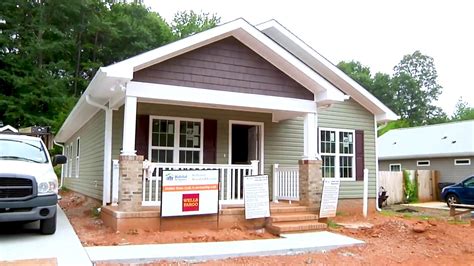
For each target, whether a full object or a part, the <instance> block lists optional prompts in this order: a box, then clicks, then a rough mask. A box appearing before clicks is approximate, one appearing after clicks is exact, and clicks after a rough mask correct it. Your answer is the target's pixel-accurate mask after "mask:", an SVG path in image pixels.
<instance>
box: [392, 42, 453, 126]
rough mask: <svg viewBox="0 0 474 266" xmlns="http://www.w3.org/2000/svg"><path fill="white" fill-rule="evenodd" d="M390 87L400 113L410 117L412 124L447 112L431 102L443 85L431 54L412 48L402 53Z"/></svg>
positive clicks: (429, 119)
mask: <svg viewBox="0 0 474 266" xmlns="http://www.w3.org/2000/svg"><path fill="white" fill-rule="evenodd" d="M394 71H395V73H394V74H393V78H392V79H393V84H392V86H393V89H398V93H397V94H396V98H395V99H394V100H395V101H396V104H397V109H398V110H399V114H400V115H401V116H402V117H403V118H406V119H409V120H410V121H411V125H412V126H418V125H425V124H429V123H430V121H432V120H433V119H437V117H438V116H446V115H445V114H444V113H443V111H442V110H441V108H439V107H436V106H434V105H433V102H435V101H436V100H438V97H439V95H440V94H441V91H442V88H443V87H441V85H439V84H438V81H437V78H438V74H437V71H436V67H435V65H434V60H433V58H432V57H429V56H427V55H423V54H422V53H421V52H420V51H415V52H414V53H413V54H411V55H405V56H404V57H403V59H402V60H401V61H400V63H399V64H398V65H396V66H395V67H394Z"/></svg>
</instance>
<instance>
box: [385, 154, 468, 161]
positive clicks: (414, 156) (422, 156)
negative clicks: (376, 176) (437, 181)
mask: <svg viewBox="0 0 474 266" xmlns="http://www.w3.org/2000/svg"><path fill="white" fill-rule="evenodd" d="M462 156H464V157H471V156H474V152H452V153H430V154H412V155H388V156H383V155H382V156H380V155H379V161H389V160H411V159H430V158H451V157H462Z"/></svg>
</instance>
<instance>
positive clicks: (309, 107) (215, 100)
mask: <svg viewBox="0 0 474 266" xmlns="http://www.w3.org/2000/svg"><path fill="white" fill-rule="evenodd" d="M126 95H127V96H134V97H137V98H139V99H143V100H146V99H152V100H159V101H167V102H175V103H180V102H182V103H195V104H198V105H200V106H208V107H211V108H216V106H217V107H219V106H223V107H225V106H228V107H229V106H230V107H237V108H240V109H248V110H261V111H264V110H268V111H273V110H275V111H287V112H298V113H316V103H315V102H314V101H310V100H301V99H293V98H285V97H277V96H267V95H257V94H248V93H239V92H228V91H218V90H208V89H199V88H191V87H181V86H172V85H163V84H153V83H145V82H136V81H132V82H130V83H129V84H128V86H127V91H126Z"/></svg>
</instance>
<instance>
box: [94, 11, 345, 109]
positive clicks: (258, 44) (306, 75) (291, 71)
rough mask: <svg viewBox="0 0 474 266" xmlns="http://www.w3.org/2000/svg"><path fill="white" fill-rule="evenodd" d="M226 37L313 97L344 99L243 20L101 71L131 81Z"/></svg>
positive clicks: (325, 82)
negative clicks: (138, 73)
mask: <svg viewBox="0 0 474 266" xmlns="http://www.w3.org/2000/svg"><path fill="white" fill-rule="evenodd" d="M229 36H233V37H235V38H236V39H238V40H239V41H241V42H242V43H244V44H245V45H247V46H248V47H249V48H250V49H252V50H254V51H255V52H256V53H258V54H259V55H260V56H262V57H263V58H265V59H266V60H268V61H269V62H270V63H272V64H273V65H274V66H275V67H277V68H279V69H280V70H282V71H283V72H284V73H285V74H287V75H289V76H290V77H291V78H293V79H295V80H296V81H298V82H299V83H300V84H302V85H303V86H304V87H306V88H307V89H308V90H310V91H311V92H313V93H315V94H316V93H318V92H321V91H324V90H329V91H331V93H330V95H335V99H334V100H335V101H338V100H337V99H340V98H342V97H343V95H344V94H343V93H342V92H340V91H339V90H338V89H337V88H336V87H334V86H333V85H332V84H331V83H330V82H328V81H327V80H326V79H324V78H323V77H321V76H320V75H318V74H317V73H315V72H314V71H313V70H312V69H311V68H309V67H308V66H306V65H305V64H304V63H302V62H301V61H300V60H299V59H297V58H296V57H295V56H293V55H292V54H291V53H289V52H288V51H286V50H285V49H283V48H282V47H281V46H280V45H278V44H276V43H275V42H274V41H273V40H271V39H270V38H268V37H267V36H266V35H265V34H263V33H262V32H260V31H259V30H257V29H256V28H255V27H253V26H252V25H250V24H249V23H248V22H246V21H245V20H243V19H238V20H234V21H232V22H229V23H226V24H223V25H220V26H217V27H215V28H212V29H209V30H207V31H204V32H201V33H198V34H195V35H192V36H189V37H187V38H185V39H182V40H179V41H176V42H173V43H170V44H167V45H165V46H162V47H159V48H157V49H154V50H151V51H148V52H145V53H143V54H140V55H137V56H135V57H132V58H129V59H126V60H124V61H121V62H119V63H116V64H113V65H111V66H108V67H105V68H103V71H104V72H106V73H107V76H110V77H120V78H124V79H132V78H133V72H134V71H138V70H141V69H144V68H146V67H149V66H151V65H154V64H157V63H159V62H162V61H165V60H168V59H170V58H173V57H175V56H178V55H180V54H184V53H186V52H189V51H192V50H194V49H197V48H199V47H202V46H205V45H207V44H210V43H213V42H215V41H218V40H221V39H224V38H227V37H229Z"/></svg>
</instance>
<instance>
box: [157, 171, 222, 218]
mask: <svg viewBox="0 0 474 266" xmlns="http://www.w3.org/2000/svg"><path fill="white" fill-rule="evenodd" d="M218 197H219V172H218V170H197V171H194V170H193V171H189V170H169V171H167V170H165V171H163V182H162V187H161V217H170V216H188V215H199V214H216V213H217V212H218V200H219V198H218Z"/></svg>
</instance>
